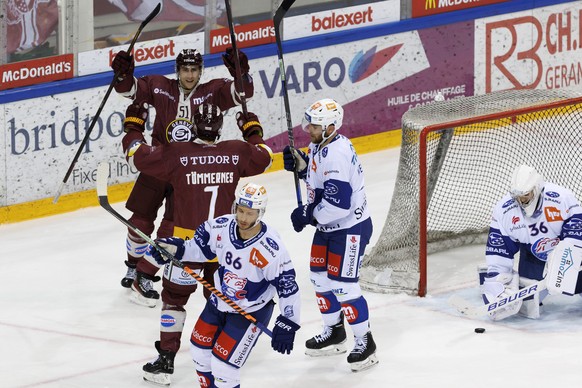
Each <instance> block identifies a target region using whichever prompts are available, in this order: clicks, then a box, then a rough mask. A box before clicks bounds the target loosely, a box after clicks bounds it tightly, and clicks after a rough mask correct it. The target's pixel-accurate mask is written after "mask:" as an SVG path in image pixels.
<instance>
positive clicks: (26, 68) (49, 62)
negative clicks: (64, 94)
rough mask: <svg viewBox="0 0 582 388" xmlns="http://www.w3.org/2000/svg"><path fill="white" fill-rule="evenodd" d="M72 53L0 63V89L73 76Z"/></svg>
mask: <svg viewBox="0 0 582 388" xmlns="http://www.w3.org/2000/svg"><path fill="white" fill-rule="evenodd" d="M73 67H74V57H73V54H64V55H57V56H54V57H46V58H40V59H33V60H30V61H22V62H15V63H9V64H6V65H0V79H1V80H2V82H0V90H4V89H11V88H18V87H21V86H29V85H34V84H39V83H42V82H49V81H58V80H61V79H67V78H73V74H74V68H73Z"/></svg>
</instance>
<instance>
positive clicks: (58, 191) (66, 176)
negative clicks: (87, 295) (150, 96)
mask: <svg viewBox="0 0 582 388" xmlns="http://www.w3.org/2000/svg"><path fill="white" fill-rule="evenodd" d="M161 8H162V3H158V5H157V6H156V7H155V8H154V9H153V11H152V12H150V14H149V15H148V16H147V17H146V18H145V20H144V21H143V22H141V24H140V25H139V28H138V29H137V31H136V33H135V35H134V36H133V39H132V40H131V44H130V45H129V48H128V49H127V52H128V53H131V51H132V50H133V46H134V45H135V42H136V41H137V38H138V37H139V35H140V34H141V30H143V29H144V27H145V26H146V25H147V24H148V23H149V22H150V21H151V20H152V19H153V18H155V17H156V16H157V14H158V13H159V12H160V9H161ZM117 77H119V74H118V73H115V74H114V75H113V79H112V80H111V83H110V84H109V88H108V89H107V92H106V93H105V96H104V97H103V100H101V105H99V108H98V109H97V112H96V113H95V116H93V120H91V124H89V128H87V131H86V132H85V137H84V138H83V140H82V141H81V144H80V145H79V149H78V150H77V153H76V154H75V156H74V157H73V161H72V162H71V164H70V165H69V169H68V170H67V172H66V174H65V177H64V178H63V181H62V182H61V184H60V185H59V188H58V189H57V192H56V194H55V197H54V199H53V203H57V201H58V200H59V197H60V196H61V193H62V192H63V189H64V188H65V184H66V183H67V181H68V180H69V177H70V176H71V173H72V172H73V169H74V168H75V165H76V164H77V161H78V160H79V157H80V156H81V152H82V151H83V148H84V147H85V144H87V141H89V135H91V132H92V131H93V127H95V123H97V119H99V116H100V115H101V111H102V110H103V107H104V106H105V103H106V102H107V100H108V99H109V95H110V94H111V91H112V90H113V87H114V86H115V83H116V82H117Z"/></svg>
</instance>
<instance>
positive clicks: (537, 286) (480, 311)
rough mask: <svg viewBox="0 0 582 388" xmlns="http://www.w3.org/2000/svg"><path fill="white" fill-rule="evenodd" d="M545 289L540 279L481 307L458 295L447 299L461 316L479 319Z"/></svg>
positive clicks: (544, 281) (543, 282)
mask: <svg viewBox="0 0 582 388" xmlns="http://www.w3.org/2000/svg"><path fill="white" fill-rule="evenodd" d="M546 288H547V286H546V280H545V279H542V280H540V281H537V282H535V283H533V284H530V285H529V286H527V287H524V288H522V289H520V290H517V291H516V292H514V293H513V294H511V295H508V296H506V297H503V298H500V299H497V300H495V301H493V302H491V303H488V304H485V305H482V306H475V305H474V304H472V303H470V302H469V301H467V300H465V299H464V298H462V297H460V296H459V295H453V296H451V297H450V298H449V304H450V305H451V306H453V307H454V308H456V309H457V311H459V312H460V313H461V314H463V315H466V316H468V317H481V316H484V315H489V314H491V313H493V312H495V310H497V309H500V308H503V307H506V306H507V305H508V304H510V303H512V302H515V301H517V300H521V299H525V298H527V297H530V296H532V295H535V294H537V293H539V292H541V291H543V290H545V289H546Z"/></svg>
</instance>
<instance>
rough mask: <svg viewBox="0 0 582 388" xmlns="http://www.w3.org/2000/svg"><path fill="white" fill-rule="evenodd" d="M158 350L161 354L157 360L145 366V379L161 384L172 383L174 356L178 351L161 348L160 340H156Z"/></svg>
mask: <svg viewBox="0 0 582 388" xmlns="http://www.w3.org/2000/svg"><path fill="white" fill-rule="evenodd" d="M155 345H156V350H157V351H158V353H159V355H158V358H156V359H155V360H153V361H151V362H148V363H147V364H145V365H144V366H143V368H142V369H143V371H144V374H143V379H144V380H145V381H149V382H150V383H154V384H159V385H170V383H171V382H172V381H171V375H172V374H173V373H174V358H175V357H176V353H174V352H167V351H164V350H161V349H160V341H156V344H155Z"/></svg>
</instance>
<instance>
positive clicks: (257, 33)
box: [210, 20, 275, 54]
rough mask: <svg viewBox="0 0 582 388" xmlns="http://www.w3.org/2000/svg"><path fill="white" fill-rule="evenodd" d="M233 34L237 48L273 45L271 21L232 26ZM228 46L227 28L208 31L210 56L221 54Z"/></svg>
mask: <svg viewBox="0 0 582 388" xmlns="http://www.w3.org/2000/svg"><path fill="white" fill-rule="evenodd" d="M234 32H235V34H236V35H235V36H236V47H237V48H244V47H251V46H258V45H261V44H268V43H275V28H274V27H273V21H272V20H263V21H260V22H255V23H249V24H240V25H237V26H234ZM230 46H231V43H230V30H229V29H228V28H221V29H217V30H212V31H210V53H211V54H214V53H220V52H223V51H224V50H225V49H226V48H227V47H230Z"/></svg>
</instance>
